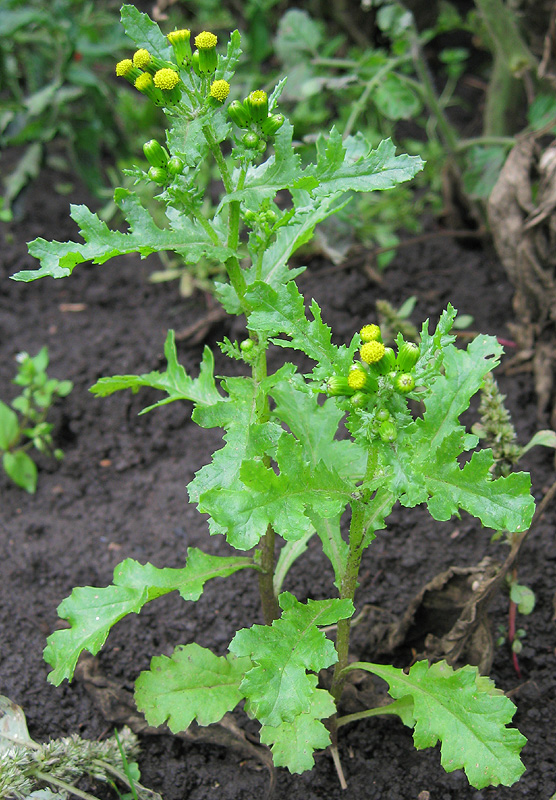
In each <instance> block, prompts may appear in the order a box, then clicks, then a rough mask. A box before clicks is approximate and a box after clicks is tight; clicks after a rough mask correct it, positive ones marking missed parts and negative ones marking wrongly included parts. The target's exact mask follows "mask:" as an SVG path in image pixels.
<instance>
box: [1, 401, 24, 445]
mask: <svg viewBox="0 0 556 800" xmlns="http://www.w3.org/2000/svg"><path fill="white" fill-rule="evenodd" d="M18 438H19V421H18V418H17V414H16V413H15V411H12V409H11V408H10V407H9V406H7V405H6V403H3V402H2V400H0V450H9V449H10V447H11V446H12V445H14V444H15V443H16V442H17V440H18Z"/></svg>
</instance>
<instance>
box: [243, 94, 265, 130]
mask: <svg viewBox="0 0 556 800" xmlns="http://www.w3.org/2000/svg"><path fill="white" fill-rule="evenodd" d="M244 103H245V107H246V108H247V109H248V111H249V114H250V115H251V119H252V120H253V122H264V121H265V119H266V118H267V117H268V96H267V93H266V92H265V91H263V90H262V89H256V90H255V91H254V92H251V94H250V95H248V96H247V97H246V99H245V101H244Z"/></svg>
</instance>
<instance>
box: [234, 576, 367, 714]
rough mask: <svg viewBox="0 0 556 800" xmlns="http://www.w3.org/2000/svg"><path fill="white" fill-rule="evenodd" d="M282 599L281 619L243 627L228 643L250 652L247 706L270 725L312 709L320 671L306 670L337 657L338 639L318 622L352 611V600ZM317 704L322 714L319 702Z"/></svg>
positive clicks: (237, 651) (288, 596)
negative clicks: (321, 628) (334, 638)
mask: <svg viewBox="0 0 556 800" xmlns="http://www.w3.org/2000/svg"><path fill="white" fill-rule="evenodd" d="M278 602H279V604H280V607H281V608H282V610H283V613H282V617H281V618H280V619H278V620H275V621H274V622H273V623H272V625H253V627H251V628H244V629H243V630H240V631H238V632H237V633H236V635H235V636H234V638H233V639H232V641H231V643H230V651H231V652H232V653H234V654H235V655H236V656H238V657H240V656H245V657H249V658H250V659H251V661H252V662H253V664H254V666H253V668H252V669H250V670H249V671H248V672H247V673H246V675H245V678H244V679H243V681H242V683H241V685H240V690H241V691H242V692H243V694H244V696H245V697H246V698H247V705H246V709H247V710H248V711H249V712H250V713H252V714H253V715H254V716H255V717H256V718H257V719H258V720H259V721H260V722H261V723H262V724H263V725H268V726H270V727H271V728H276V727H278V726H280V725H281V723H282V722H290V723H292V722H294V721H295V718H296V717H297V716H299V715H300V714H310V713H311V708H312V703H313V699H314V696H315V692H316V691H317V689H316V685H317V677H316V675H308V674H307V670H311V671H312V672H318V671H319V670H321V669H324V668H325V667H329V666H330V665H331V664H334V663H335V662H336V661H337V660H338V656H337V654H336V650H335V648H334V645H333V644H332V642H331V641H330V640H329V639H327V638H326V637H325V635H324V633H323V632H322V631H320V630H319V627H318V626H322V625H332V624H334V623H336V622H337V621H338V620H339V619H347V618H348V617H350V616H351V615H352V614H353V603H352V602H351V600H339V599H329V600H308V601H307V603H306V604H303V603H299V602H298V601H297V600H296V599H295V597H294V596H293V595H291V594H289V593H288V592H284V593H283V594H281V595H280V597H279V598H278ZM317 705H318V706H320V703H317ZM314 710H315V711H316V712H317V716H320V708H317V709H314ZM331 713H333V710H332V712H331Z"/></svg>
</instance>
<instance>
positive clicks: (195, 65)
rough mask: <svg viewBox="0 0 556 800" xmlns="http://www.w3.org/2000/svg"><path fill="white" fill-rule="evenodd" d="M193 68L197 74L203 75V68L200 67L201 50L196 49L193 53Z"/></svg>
mask: <svg viewBox="0 0 556 800" xmlns="http://www.w3.org/2000/svg"><path fill="white" fill-rule="evenodd" d="M191 69H192V70H193V72H194V73H195V75H199V76H200V75H201V69H200V67H199V51H198V50H194V51H193V53H192V54H191Z"/></svg>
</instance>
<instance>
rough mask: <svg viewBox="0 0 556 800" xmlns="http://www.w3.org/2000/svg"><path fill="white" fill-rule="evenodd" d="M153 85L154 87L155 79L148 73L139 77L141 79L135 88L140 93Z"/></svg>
mask: <svg viewBox="0 0 556 800" xmlns="http://www.w3.org/2000/svg"><path fill="white" fill-rule="evenodd" d="M152 85H153V79H152V78H151V76H150V75H149V73H148V72H143V74H142V75H139V77H138V78H137V80H136V81H135V88H136V89H137V90H138V91H139V92H144V91H146V90H147V89H148V88H149V86H152Z"/></svg>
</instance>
